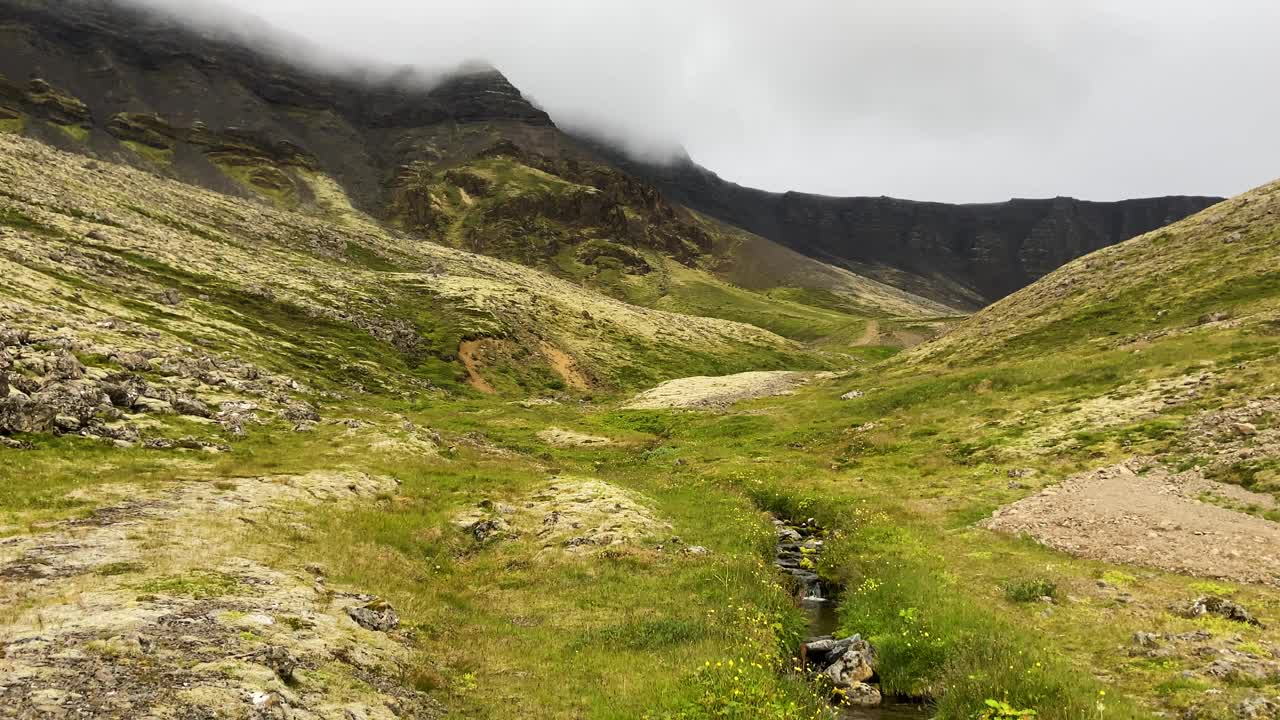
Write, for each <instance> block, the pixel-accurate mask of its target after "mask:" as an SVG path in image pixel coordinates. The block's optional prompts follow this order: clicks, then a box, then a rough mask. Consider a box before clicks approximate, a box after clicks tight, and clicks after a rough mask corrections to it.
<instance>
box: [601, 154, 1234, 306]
mask: <svg viewBox="0 0 1280 720" xmlns="http://www.w3.org/2000/svg"><path fill="white" fill-rule="evenodd" d="M595 147H597V148H598V149H599V150H600V151H601V152H604V153H607V154H609V155H610V157H611V158H612V159H613V161H614V162H616V163H618V164H620V165H622V166H623V167H624V168H626V169H627V170H628V171H629V172H631V173H633V174H636V175H639V176H641V177H644V178H646V179H648V180H650V181H651V182H654V183H656V184H657V185H658V186H659V187H660V188H661V189H662V191H663V192H664V193H665V194H666V195H667V196H668V197H669V198H670V199H671V200H672V201H673V202H677V203H680V204H683V205H687V206H688V207H691V208H694V209H696V210H699V211H701V212H704V213H706V214H708V215H711V216H713V217H715V218H718V219H720V220H722V221H724V222H728V223H730V224H733V225H737V226H739V227H742V228H744V229H746V230H750V231H751V232H754V233H756V234H759V235H763V236H764V237H767V238H769V239H771V240H774V241H777V242H780V243H782V244H784V245H787V246H789V247H791V248H792V249H795V250H798V251H800V252H803V253H805V254H807V255H810V256H812V257H816V258H819V259H822V260H825V261H827V262H831V263H834V264H838V265H845V266H847V267H850V268H851V269H854V270H856V271H857V272H860V273H862V274H864V275H870V276H872V277H875V278H876V279H879V280H883V281H885V282H889V283H891V284H896V285H898V286H900V287H903V288H905V289H908V290H911V291H913V292H916V293H918V294H921V295H925V296H926V297H932V298H935V299H939V300H942V301H945V302H949V303H951V304H953V305H955V304H963V305H968V306H971V307H974V306H980V305H985V304H987V303H990V302H992V301H994V300H998V299H1000V298H1002V297H1004V296H1005V295H1008V294H1010V293H1012V292H1014V291H1016V290H1018V289H1020V288H1022V287H1025V286H1026V285H1029V284H1030V283H1032V282H1034V281H1035V280H1037V279H1039V278H1040V277H1042V276H1044V275H1046V274H1047V273H1049V272H1051V271H1052V270H1054V269H1056V268H1058V267H1060V266H1061V265H1063V264H1064V263H1066V262H1068V261H1070V260H1073V259H1075V258H1077V257H1080V256H1082V255H1085V254H1088V253H1091V252H1093V251H1095V250H1098V249H1101V248H1104V247H1107V246H1110V245H1114V244H1116V243H1118V242H1122V241H1124V240H1128V239H1129V238H1132V237H1135V236H1137V235H1141V234H1143V233H1146V232H1149V231H1151V230H1155V229H1157V228H1160V227H1163V226H1165V225H1168V224H1170V223H1173V222H1176V221H1178V220H1181V219H1182V218H1184V217H1186V216H1188V215H1192V214H1194V213H1197V212H1199V211H1201V210H1203V209H1205V208H1207V207H1209V206H1210V205H1213V204H1215V203H1217V202H1219V200H1220V199H1219V198H1208V197H1162V198H1145V199H1138V200H1125V201H1122V202H1110V203H1105V202H1087V201H1082V200H1075V199H1072V198H1054V199H1049V200H1010V201H1009V202H1004V203H990V204H980V205H947V204H942V203H927V202H913V201H909V200H899V199H895V198H888V197H849V198H835V197H825V196H821V195H809V194H804V193H795V192H789V193H781V194H779V193H769V192H765V191H762V190H756V189H752V188H747V187H742V186H740V185H736V184H734V183H731V182H728V181H726V180H723V179H722V178H720V177H719V176H717V175H716V174H715V173H712V172H710V171H709V170H706V169H705V168H702V167H700V166H698V165H696V164H695V163H693V162H692V161H691V160H689V159H687V158H685V159H682V160H678V161H676V162H674V163H671V164H668V165H655V164H648V163H644V162H638V161H635V160H633V159H629V158H626V157H625V156H623V155H622V154H621V153H619V152H617V151H611V150H610V149H608V148H607V147H604V146H601V145H599V144H596V145H595Z"/></svg>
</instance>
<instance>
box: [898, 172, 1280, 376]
mask: <svg viewBox="0 0 1280 720" xmlns="http://www.w3.org/2000/svg"><path fill="white" fill-rule="evenodd" d="M1277 243H1280V183H1278V184H1272V185H1267V186H1264V187H1260V188H1258V189H1256V190H1254V191H1252V192H1248V193H1245V194H1244V195H1241V196H1238V197H1235V198H1232V199H1230V200H1228V201H1225V202H1223V203H1220V204H1218V205H1216V206H1214V207H1213V208H1211V209H1209V210H1206V211H1205V212H1202V213H1200V214H1198V215H1195V216H1193V217H1190V218H1187V219H1186V220H1183V221H1181V222H1178V223H1175V224H1173V225H1170V226H1169V227H1167V228H1164V229H1162V230H1157V231H1155V232H1151V233H1148V234H1146V235H1142V236H1140V237H1137V238H1134V239H1133V240H1130V241H1128V242H1124V243H1121V244H1119V245H1116V246H1113V247H1109V248H1106V249H1104V250H1100V251H1098V252H1096V253H1093V254H1091V255H1088V256H1086V257H1084V258H1081V259H1079V260H1076V261H1074V262H1072V263H1069V264H1067V265H1066V266H1064V267H1062V268H1060V269H1059V270H1057V271H1055V272H1053V273H1051V274H1049V275H1048V276H1046V277H1045V278H1043V279H1042V280H1041V281H1040V282H1037V283H1035V284H1034V285H1032V286H1030V287H1027V288H1025V289H1023V290H1021V291H1019V292H1017V293H1015V294H1013V295H1011V296H1009V297H1008V298H1006V299H1004V300H1002V301H1000V302H998V303H996V304H995V305H993V306H991V307H989V308H987V309H985V310H983V311H982V312H980V313H978V314H977V315H975V316H974V317H973V318H971V319H970V320H969V321H967V322H965V323H964V324H962V325H960V326H959V327H958V328H957V329H956V330H955V331H954V332H952V333H951V334H950V335H948V336H946V337H944V338H942V339H941V340H939V341H937V342H935V343H932V344H930V345H929V346H928V347H922V348H919V349H918V351H917V352H916V353H915V357H917V358H919V359H921V360H946V361H948V362H950V363H953V364H954V363H966V364H971V363H975V362H989V361H992V360H1005V359H1012V358H1018V357H1027V356H1030V355H1033V354H1035V353H1039V352H1043V351H1044V349H1045V347H1046V346H1049V345H1059V346H1061V345H1069V344H1081V345H1084V346H1086V347H1092V348H1095V349H1099V350H1103V349H1115V348H1131V349H1141V347H1143V346H1145V345H1147V344H1150V343H1153V342H1157V341H1159V340H1161V339H1164V338H1167V337H1176V336H1186V335H1195V334H1197V333H1211V332H1213V331H1214V330H1216V329H1218V328H1223V327H1230V328H1233V329H1236V330H1237V331H1238V332H1243V333H1246V334H1263V335H1265V334H1268V333H1271V332H1274V329H1275V328H1274V326H1275V323H1276V322H1277V320H1280V307H1277V298H1276V297H1275V295H1276V291H1277V289H1278V288H1280V256H1277V253H1276V247H1277Z"/></svg>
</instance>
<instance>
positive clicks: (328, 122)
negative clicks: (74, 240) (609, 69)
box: [0, 0, 554, 209]
mask: <svg viewBox="0 0 1280 720" xmlns="http://www.w3.org/2000/svg"><path fill="white" fill-rule="evenodd" d="M0 14H2V15H3V18H4V21H3V22H2V23H0V76H2V77H0V104H2V105H7V106H8V107H9V110H10V111H16V112H20V113H24V114H26V115H29V116H31V117H34V118H39V119H42V120H49V121H52V122H55V123H58V124H60V125H68V124H73V125H76V126H79V127H82V128H84V129H85V130H87V131H89V136H88V138H87V140H86V142H87V143H88V147H89V149H90V150H92V151H94V152H96V153H98V154H100V155H103V156H104V157H114V158H116V159H120V158H119V157H117V155H118V154H119V153H118V151H119V150H120V148H119V141H129V142H137V143H141V144H142V145H146V146H150V147H153V148H155V149H158V150H164V151H174V153H173V157H172V169H173V174H176V175H177V176H178V177H179V178H181V179H183V180H186V181H189V182H196V183H201V184H205V185H210V186H213V187H215V188H216V189H222V190H234V188H232V187H230V186H228V185H226V183H225V181H224V179H223V178H222V174H221V173H218V172H216V171H215V170H214V169H213V168H211V167H209V163H208V162H206V160H208V159H209V158H208V155H209V152H210V149H211V148H214V149H219V148H220V149H221V151H223V154H222V155H221V156H220V157H223V158H225V157H226V156H227V154H226V152H225V151H226V150H228V149H230V148H235V149H238V150H241V151H244V152H252V153H255V154H259V155H265V156H267V157H268V158H269V159H275V158H276V155H278V150H279V148H280V147H285V148H292V149H301V150H305V155H306V156H308V157H309V158H311V160H310V161H309V162H308V163H307V164H312V165H315V166H317V167H320V168H323V169H324V170H325V171H326V172H327V173H329V174H331V175H333V176H334V177H335V178H338V179H339V180H340V181H341V182H342V183H343V185H344V187H345V188H346V189H347V191H348V193H350V194H351V196H352V197H353V199H355V200H356V201H357V202H359V203H360V204H362V205H363V206H365V207H366V208H369V209H375V208H376V207H377V206H379V205H380V204H381V202H382V201H383V200H384V197H383V196H384V194H385V186H386V183H387V181H388V178H389V177H390V176H391V175H393V174H394V172H395V169H396V168H398V167H399V166H400V165H401V164H402V163H404V162H407V161H408V160H410V159H416V158H420V157H423V156H424V155H430V154H431V153H432V152H433V151H435V150H436V148H435V147H434V146H436V145H438V142H436V141H437V140H438V137H437V136H433V135H432V133H429V132H424V130H423V129H424V128H433V129H439V128H443V127H448V128H456V127H458V126H464V125H480V124H485V123H511V124H516V125H521V126H527V127H533V128H546V129H553V128H554V125H553V124H552V122H551V119H550V117H548V115H547V114H546V113H545V112H543V111H542V110H540V109H538V108H537V107H535V106H534V105H533V104H532V103H530V102H529V101H528V100H526V99H525V98H524V97H523V96H522V95H521V94H520V91H519V90H517V89H516V88H515V87H513V86H512V85H511V83H509V82H508V81H507V79H506V78H505V77H503V76H502V74H501V73H499V72H498V71H496V70H493V69H491V68H487V67H486V68H472V69H467V70H460V71H458V72H456V73H454V74H452V75H450V76H447V77H444V78H437V79H435V80H434V81H432V82H430V83H427V82H425V81H423V80H422V79H421V78H419V77H417V76H416V75H414V74H413V73H399V74H397V73H393V72H390V71H387V72H384V73H377V72H374V71H371V70H365V71H345V72H342V73H338V72H324V71H320V70H314V69H310V68H308V67H306V66H303V65H301V64H298V63H295V62H291V61H290V60H286V59H283V58H282V57H281V56H278V55H276V54H273V53H271V52H265V51H261V50H258V49H254V48H252V47H250V46H249V45H248V44H247V43H244V42H240V41H237V40H235V39H233V38H231V37H229V36H227V35H226V34H225V33H222V34H219V33H211V32H202V31H196V30H192V29H189V28H187V27H185V26H182V25H180V24H178V23H177V22H175V21H173V20H171V19H168V18H165V17H163V16H160V15H157V14H155V13H151V12H145V11H142V10H138V9H135V8H132V7H129V6H126V5H122V4H120V3H117V2H112V1H111V0H65V1H60V2H56V3H49V2H44V1H43V0H0ZM283 54H284V53H283V52H282V53H281V55H283ZM33 79H35V86H34V87H33V86H30V85H29V84H30V83H31V82H32V80H33ZM50 97H51V98H53V99H54V101H53V102H50V101H49V100H48V98H50ZM68 112H70V113H72V114H73V115H74V117H70V118H69V117H67V115H68ZM55 113H56V114H55ZM32 134H37V135H39V133H38V132H33V133H32ZM437 135H438V133H437ZM229 136H230V137H229ZM193 138H195V140H193ZM42 139H44V140H46V141H49V142H51V143H53V144H58V145H62V146H63V147H65V148H66V149H73V150H79V149H82V148H81V147H72V146H69V144H68V143H67V141H66V138H65V137H63V136H61V135H59V134H58V133H56V132H54V133H46V134H45V136H43V137H42ZM126 154H127V153H126ZM287 154H290V155H296V154H297V153H292V152H290V153H287ZM125 159H127V158H125Z"/></svg>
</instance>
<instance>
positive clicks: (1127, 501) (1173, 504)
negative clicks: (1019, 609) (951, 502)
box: [982, 459, 1280, 585]
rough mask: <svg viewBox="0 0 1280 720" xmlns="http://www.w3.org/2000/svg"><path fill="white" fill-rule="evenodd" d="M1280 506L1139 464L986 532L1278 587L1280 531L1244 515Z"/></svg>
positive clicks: (1028, 502) (1057, 491)
mask: <svg viewBox="0 0 1280 720" xmlns="http://www.w3.org/2000/svg"><path fill="white" fill-rule="evenodd" d="M1276 507H1277V504H1276V501H1275V499H1274V498H1273V497H1272V496H1270V495H1261V494H1258V493H1253V492H1250V491H1248V490H1245V489H1244V488H1240V487H1236V486H1232V485H1224V484H1222V483H1217V482H1213V481H1211V480H1207V479H1206V478H1205V477H1204V476H1203V475H1202V474H1201V473H1200V472H1198V471H1196V470H1191V471H1188V472H1184V473H1174V472H1171V471H1170V470H1169V469H1168V468H1166V467H1164V466H1163V465H1160V464H1159V463H1157V462H1155V461H1152V460H1146V459H1134V460H1130V461H1128V462H1126V463H1122V464H1120V465H1115V466H1112V467H1108V468H1103V469H1101V470H1096V471H1093V472H1089V473H1083V474H1080V475H1075V476H1072V477H1071V478H1069V479H1067V481H1065V482H1063V483H1062V484H1060V485H1057V486H1054V487H1050V488H1046V489H1045V490H1043V491H1042V492H1040V493H1038V494H1036V495H1033V496H1031V497H1028V498H1025V499H1023V500H1021V501H1019V502H1016V503H1013V504H1012V505H1008V506H1006V507H1004V508H1001V509H999V510H997V511H996V512H995V513H994V514H993V516H992V517H991V518H990V519H989V520H986V521H984V522H983V523H982V525H983V526H985V527H987V528H989V529H992V530H996V531H999V532H1005V533H1011V534H1025V535H1029V536H1031V537H1034V538H1035V539H1037V540H1039V541H1040V542H1042V543H1044V544H1045V545H1048V546H1049V547H1052V548H1056V549H1058V550H1062V551H1064V552H1068V553H1071V554H1073V555H1078V556H1082V557H1088V558H1094V559H1097V560H1105V561H1108V562H1115V563H1126V564H1133V565H1145V566H1150V567H1156V568H1161V569H1164V570H1170V571H1173V572H1179V573H1186V574H1190V575H1199V576H1203V577H1211V578H1221V579H1225V580H1235V581H1239V582H1250V583H1263V584H1268V585H1280V524H1278V523H1275V522H1272V521H1270V520H1266V519H1263V518H1261V517H1256V516H1253V515H1249V514H1246V513H1245V512H1241V511H1240V510H1243V509H1248V508H1255V509H1259V510H1263V511H1265V510H1271V509H1275V508H1276ZM1231 508H1239V509H1240V510H1237V509H1231Z"/></svg>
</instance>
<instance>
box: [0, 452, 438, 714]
mask: <svg viewBox="0 0 1280 720" xmlns="http://www.w3.org/2000/svg"><path fill="white" fill-rule="evenodd" d="M394 488H395V483H394V481H392V480H389V479H385V478H374V477H370V476H368V475H365V474H363V473H351V472H347V473H312V474H309V475H300V476H275V477H262V478H240V479H236V480H234V481H225V482H218V483H208V482H189V483H181V484H177V485H173V486H170V487H168V488H166V489H163V490H147V491H143V490H142V489H141V488H136V487H114V488H110V489H109V491H110V492H112V493H113V494H114V495H113V497H115V498H116V499H115V500H114V501H111V502H113V503H114V504H109V505H107V506H106V507H104V508H103V509H101V510H99V511H97V512H95V513H94V514H93V515H92V516H91V517H89V518H87V519H84V520H75V521H69V522H65V523H61V524H59V525H57V526H56V527H54V528H53V529H51V530H50V531H48V532H45V533H42V534H39V535H24V536H17V537H10V538H5V539H3V540H0V608H3V610H2V611H0V617H3V619H4V622H3V628H2V629H0V717H4V718H20V719H22V720H25V719H26V718H61V717H89V716H93V717H139V718H141V717H157V718H159V717H197V716H198V717H244V718H248V717H254V718H277V717H280V718H283V717H288V718H298V719H305V720H312V719H315V720H318V719H320V718H334V717H345V718H360V719H362V720H390V719H391V718H394V717H400V718H433V717H437V716H438V713H437V712H436V710H434V709H433V708H432V707H431V706H430V703H429V702H428V701H426V700H425V699H424V698H422V697H420V696H419V695H418V694H417V693H416V692H413V691H406V690H404V689H402V688H401V686H400V682H399V680H398V678H399V677H400V676H401V673H402V670H401V668H402V666H403V665H404V664H405V663H406V662H407V659H408V653H407V651H406V650H405V648H404V647H403V646H402V645H401V644H400V642H399V641H398V640H397V639H395V638H394V637H393V636H392V635H391V634H388V633H387V632H383V631H375V630H374V629H370V626H369V625H368V624H367V623H368V622H369V621H370V618H371V617H372V618H375V619H376V620H378V621H383V620H389V616H387V615H386V614H385V612H384V611H383V610H382V609H381V608H380V607H379V606H374V607H375V608H378V609H377V610H368V611H364V612H372V613H376V614H375V615H372V616H370V615H363V614H362V611H361V610H360V608H363V607H364V606H365V605H367V604H369V602H370V601H371V600H372V598H370V597H368V596H362V595H358V594H354V593H348V592H342V591H339V590H337V589H335V588H329V587H327V586H326V585H325V584H324V579H323V577H316V576H314V575H312V574H310V573H306V572H301V571H294V572H290V571H285V570H281V569H278V568H271V567H266V566H264V565H262V564H261V563H259V562H256V561H254V560H251V559H246V558H245V557H243V554H244V552H245V551H246V550H247V549H248V548H247V547H246V546H245V543H246V542H252V541H253V536H254V535H255V534H256V533H257V531H255V528H257V527H259V526H261V525H263V524H264V523H276V522H281V521H283V520H288V519H289V518H295V519H297V520H300V519H301V518H302V509H301V508H303V507H304V506H306V505H321V504H323V505H333V506H341V505H344V504H349V503H353V502H358V501H361V500H364V499H369V498H372V497H375V496H378V495H383V494H387V493H391V492H394ZM99 492H101V491H99ZM123 498H127V499H123ZM288 527H290V528H292V531H294V532H298V533H306V532H308V531H309V528H307V527H306V526H304V525H301V524H299V523H297V522H294V523H291V524H288ZM320 572H322V571H320ZM355 616H361V617H362V618H363V619H364V621H363V622H359V623H358V622H357V621H356V619H355ZM374 624H375V625H376V624H377V623H376V622H375V623H374ZM390 627H391V624H385V626H384V627H383V630H387V629H390ZM313 673H314V674H316V675H317V676H318V677H317V680H320V679H321V678H323V680H322V681H311V680H308V677H309V676H311V675H312V674H313ZM353 687H360V688H361V690H360V691H359V692H358V693H353V692H351V691H350V690H349V688H353ZM344 688H347V689H344ZM393 707H394V708H398V712H393V711H392V710H390V709H389V708H393Z"/></svg>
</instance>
